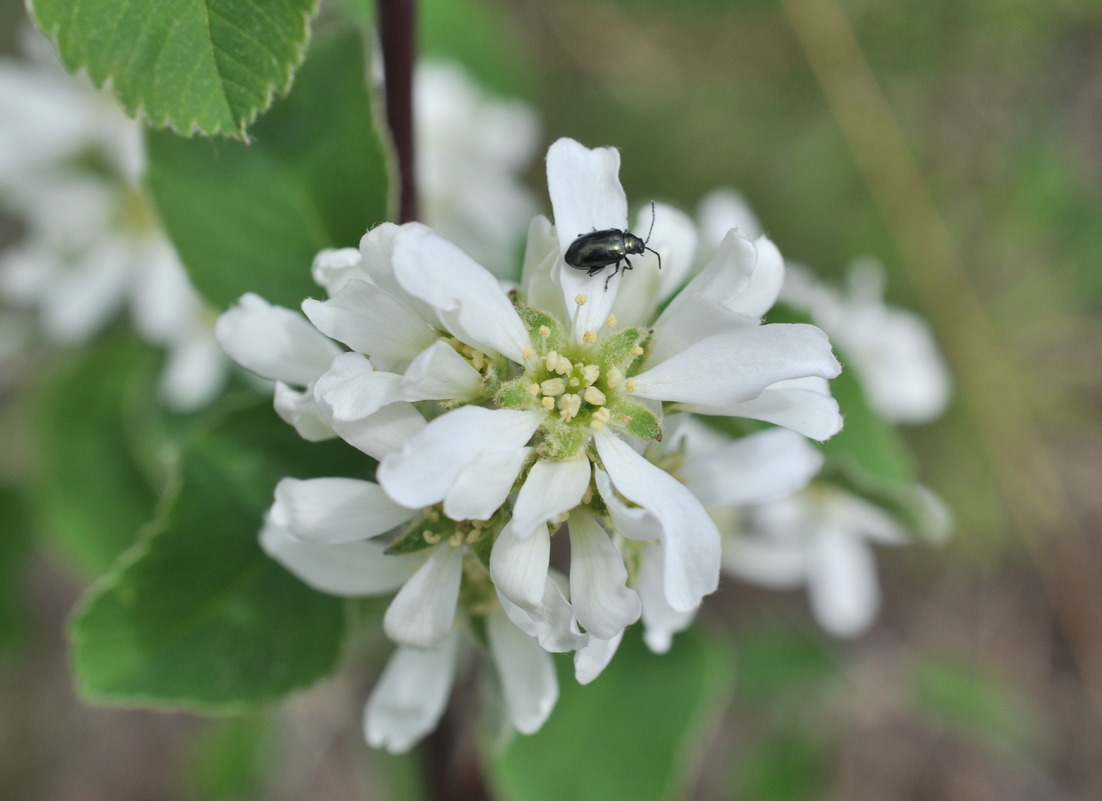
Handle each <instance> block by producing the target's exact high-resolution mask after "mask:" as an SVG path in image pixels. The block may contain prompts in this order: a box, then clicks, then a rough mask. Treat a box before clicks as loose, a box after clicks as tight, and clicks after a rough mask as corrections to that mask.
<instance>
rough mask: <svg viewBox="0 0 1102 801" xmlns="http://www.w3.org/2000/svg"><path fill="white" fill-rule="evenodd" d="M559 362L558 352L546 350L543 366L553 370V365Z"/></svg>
mask: <svg viewBox="0 0 1102 801" xmlns="http://www.w3.org/2000/svg"><path fill="white" fill-rule="evenodd" d="M558 363H559V354H558V353H556V352H555V351H553V350H549V351H547V355H546V356H544V357H543V366H544V367H546V368H547V369H548V370H549V371H550V372H554V371H555V366H556V365H557V364H558Z"/></svg>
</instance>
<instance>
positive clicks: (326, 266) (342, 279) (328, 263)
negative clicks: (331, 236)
mask: <svg viewBox="0 0 1102 801" xmlns="http://www.w3.org/2000/svg"><path fill="white" fill-rule="evenodd" d="M310 274H311V275H312V276H313V277H314V282H315V283H316V284H317V285H318V286H321V287H324V288H325V291H326V293H327V294H328V295H329V297H333V296H334V295H336V294H337V293H338V292H340V291H341V287H343V286H344V285H345V284H346V283H348V282H349V281H350V280H352V279H358V280H360V281H366V280H368V279H367V270H366V269H365V268H364V263H363V256H361V255H360V251H358V250H357V249H356V248H326V249H324V250H321V251H319V252H318V254H317V255H316V256H314V263H313V264H311V265H310Z"/></svg>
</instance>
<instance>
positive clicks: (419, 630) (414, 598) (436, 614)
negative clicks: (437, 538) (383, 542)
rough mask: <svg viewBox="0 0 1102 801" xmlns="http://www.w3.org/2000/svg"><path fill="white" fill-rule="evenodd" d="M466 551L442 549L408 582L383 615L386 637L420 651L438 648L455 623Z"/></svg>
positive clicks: (450, 547) (444, 546) (445, 547)
mask: <svg viewBox="0 0 1102 801" xmlns="http://www.w3.org/2000/svg"><path fill="white" fill-rule="evenodd" d="M465 550H466V549H465V548H453V547H452V546H451V545H448V544H444V545H441V546H438V547H437V548H436V549H435V550H434V551H433V552H432V555H431V556H429V558H428V560H426V562H425V563H424V564H423V565H421V567H420V568H418V570H417V572H416V573H414V574H413V576H412V578H410V580H409V581H407V582H406V583H405V584H404V585H403V586H402V589H400V590H399V591H398V594H397V595H395V596H394V600H393V601H391V602H390V606H389V607H387V610H386V614H385V615H384V616H383V628H384V629H385V630H386V635H387V636H388V637H390V639H392V640H394V642H396V643H401V644H402V645H412V646H414V647H417V648H432V647H434V646H436V645H438V644H439V643H440V642H441V641H442V640H443V639H444V637H445V636H447V634H448V633H449V632H450V631H451V630H452V627H453V625H454V624H455V610H456V606H457V604H458V601H459V582H460V579H461V578H462V576H463V554H464V552H465Z"/></svg>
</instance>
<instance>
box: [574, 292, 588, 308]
mask: <svg viewBox="0 0 1102 801" xmlns="http://www.w3.org/2000/svg"><path fill="white" fill-rule="evenodd" d="M574 302H575V303H577V304H578V305H579V306H584V305H585V304H586V303H588V302H589V296H588V295H580V294H579V295H575V296H574Z"/></svg>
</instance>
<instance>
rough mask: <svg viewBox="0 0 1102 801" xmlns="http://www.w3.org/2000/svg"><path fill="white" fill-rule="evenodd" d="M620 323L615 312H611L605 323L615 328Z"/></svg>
mask: <svg viewBox="0 0 1102 801" xmlns="http://www.w3.org/2000/svg"><path fill="white" fill-rule="evenodd" d="M618 324H619V321H618V320H617V319H616V315H615V314H610V315H609V316H608V318H607V319H606V320H605V325H607V326H608V327H609V328H615V327H616V326H617V325H618Z"/></svg>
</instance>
